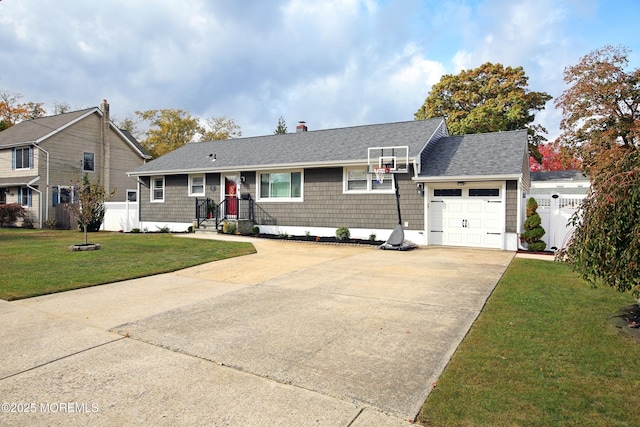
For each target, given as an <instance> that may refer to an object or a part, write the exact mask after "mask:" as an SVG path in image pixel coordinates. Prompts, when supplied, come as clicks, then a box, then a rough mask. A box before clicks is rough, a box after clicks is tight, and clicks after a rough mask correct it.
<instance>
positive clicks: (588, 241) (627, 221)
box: [556, 46, 640, 296]
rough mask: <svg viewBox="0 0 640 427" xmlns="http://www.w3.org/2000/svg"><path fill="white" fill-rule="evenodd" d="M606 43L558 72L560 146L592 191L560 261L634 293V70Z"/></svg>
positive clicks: (638, 263)
mask: <svg viewBox="0 0 640 427" xmlns="http://www.w3.org/2000/svg"><path fill="white" fill-rule="evenodd" d="M628 53H629V50H628V49H627V48H624V47H620V46H617V47H614V46H605V47H603V48H601V49H597V50H595V51H593V52H591V53H589V54H588V55H586V56H584V57H583V58H582V59H581V60H580V62H579V63H578V64H576V65H574V66H571V67H567V68H566V69H565V71H564V80H565V82H566V83H567V84H569V86H570V87H569V88H568V89H567V90H566V91H564V92H563V94H562V95H561V96H560V97H559V98H558V99H557V100H556V106H557V107H558V108H560V109H561V110H562V117H563V118H562V122H561V125H560V126H561V130H562V135H561V136H560V138H559V144H560V146H561V147H564V148H565V149H566V150H569V151H570V152H572V153H573V154H574V155H575V156H576V157H578V158H580V159H581V160H582V169H583V171H584V172H585V173H587V174H588V175H589V176H590V177H591V189H590V192H589V194H588V196H587V198H586V199H585V200H584V202H583V203H582V205H581V207H580V209H579V211H578V212H577V213H576V215H574V216H573V217H572V219H571V222H572V224H573V225H574V226H575V227H576V229H575V232H574V233H573V236H572V238H571V241H570V242H569V245H568V247H567V248H566V249H564V250H562V251H561V253H560V257H561V258H562V259H566V260H567V261H568V262H569V263H570V264H571V265H572V266H573V268H574V269H575V270H576V271H577V272H579V273H580V275H581V276H582V277H583V278H584V279H586V280H588V281H590V282H591V283H594V284H596V283H603V284H605V285H608V286H611V287H613V288H615V289H617V290H619V291H628V290H632V291H633V292H634V294H635V295H636V296H638V295H640V221H638V220H637V216H638V212H640V69H635V70H627V66H628V59H627V54H628Z"/></svg>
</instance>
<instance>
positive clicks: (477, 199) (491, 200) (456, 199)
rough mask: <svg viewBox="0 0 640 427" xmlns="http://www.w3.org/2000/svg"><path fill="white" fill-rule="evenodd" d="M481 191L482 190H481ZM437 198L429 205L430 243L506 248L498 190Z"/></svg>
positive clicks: (446, 195) (466, 192)
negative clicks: (504, 245)
mask: <svg viewBox="0 0 640 427" xmlns="http://www.w3.org/2000/svg"><path fill="white" fill-rule="evenodd" d="M480 188H481V187H480ZM474 194H475V195H469V190H465V191H464V192H463V193H462V194H460V193H459V194H457V195H448V194H445V195H443V196H439V195H436V197H437V200H431V201H430V204H429V219H428V224H429V228H430V230H429V244H434V245H439V244H442V245H450V246H475V247H486V248H502V247H503V244H504V242H503V240H504V237H503V233H504V231H503V228H504V215H505V213H504V203H503V201H502V199H501V198H500V197H499V196H498V194H501V191H500V193H498V190H495V191H494V192H493V193H487V192H486V191H485V190H482V189H481V190H479V191H475V192H474Z"/></svg>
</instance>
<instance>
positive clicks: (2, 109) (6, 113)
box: [0, 90, 46, 131]
mask: <svg viewBox="0 0 640 427" xmlns="http://www.w3.org/2000/svg"><path fill="white" fill-rule="evenodd" d="M20 98H22V95H20V94H15V93H11V92H8V91H6V90H0V131H2V130H4V129H7V128H9V127H11V126H13V125H15V124H16V123H20V122H21V121H23V120H30V119H35V118H38V117H42V116H44V115H45V114H46V110H45V109H44V107H43V105H44V103H42V102H25V103H20V102H19V100H20Z"/></svg>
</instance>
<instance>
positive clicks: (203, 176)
mask: <svg viewBox="0 0 640 427" xmlns="http://www.w3.org/2000/svg"><path fill="white" fill-rule="evenodd" d="M193 178H202V192H200V193H193V192H192V190H193ZM206 189H207V177H206V175H205V174H197V175H189V196H190V197H196V196H202V197H203V196H204V195H205V191H206Z"/></svg>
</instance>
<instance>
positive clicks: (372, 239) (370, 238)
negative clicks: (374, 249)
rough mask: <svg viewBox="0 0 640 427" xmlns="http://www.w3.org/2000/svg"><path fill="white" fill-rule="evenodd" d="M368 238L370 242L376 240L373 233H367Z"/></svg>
mask: <svg viewBox="0 0 640 427" xmlns="http://www.w3.org/2000/svg"><path fill="white" fill-rule="evenodd" d="M369 240H371V241H372V242H375V241H376V235H375V233H371V234H369Z"/></svg>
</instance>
